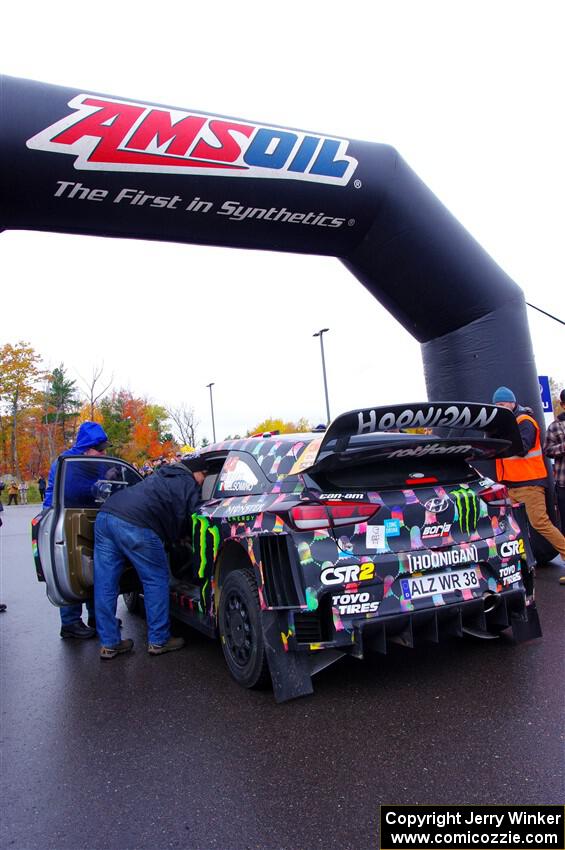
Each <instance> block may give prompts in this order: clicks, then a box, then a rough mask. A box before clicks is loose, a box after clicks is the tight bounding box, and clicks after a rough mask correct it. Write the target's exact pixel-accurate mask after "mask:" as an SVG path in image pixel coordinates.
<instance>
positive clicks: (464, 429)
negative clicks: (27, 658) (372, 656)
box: [33, 402, 541, 701]
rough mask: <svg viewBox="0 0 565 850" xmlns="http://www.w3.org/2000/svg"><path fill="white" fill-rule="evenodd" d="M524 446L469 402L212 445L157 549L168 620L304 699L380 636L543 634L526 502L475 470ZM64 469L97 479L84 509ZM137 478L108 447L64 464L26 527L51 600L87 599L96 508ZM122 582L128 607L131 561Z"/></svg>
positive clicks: (500, 417)
mask: <svg viewBox="0 0 565 850" xmlns="http://www.w3.org/2000/svg"><path fill="white" fill-rule="evenodd" d="M406 429H409V431H410V432H409V433H407V432H406ZM521 451H522V444H521V440H520V436H519V432H518V429H517V426H516V422H515V419H514V417H513V416H512V414H511V413H510V412H509V411H507V410H504V409H501V408H496V407H492V406H491V405H478V404H470V403H469V404H467V403H463V402H437V403H429V402H426V403H423V404H410V405H397V406H391V407H380V408H371V409H363V410H357V411H351V412H349V413H346V414H343V415H342V416H339V417H338V418H337V419H335V420H334V421H333V422H332V423H331V425H330V426H329V427H328V429H327V431H326V432H325V433H323V434H320V433H309V434H292V435H287V434H283V435H275V436H270V435H267V436H265V437H253V438H249V439H242V440H230V441H227V442H223V443H216V444H214V445H211V446H207V447H206V449H203V450H202V451H201V452H200V454H201V455H202V456H203V457H205V458H206V460H207V463H208V468H209V475H208V477H207V479H206V481H205V483H204V487H203V492H202V498H203V500H202V504H201V507H200V510H199V512H198V513H197V514H194V515H193V517H192V535H191V537H190V539H188V540H185V541H180V542H179V544H178V545H176V546H174V547H172V548H171V549H170V551H169V559H170V569H171V580H170V586H171V615H172V616H173V617H175V618H178V619H179V620H182V621H184V622H185V623H188V624H190V625H192V626H194V627H196V628H198V629H200V630H201V631H203V632H205V633H206V634H208V635H210V636H211V637H215V636H219V638H220V640H221V645H222V649H223V653H224V656H225V660H226V662H227V665H228V668H229V670H230V673H231V674H232V676H233V677H234V679H235V680H236V681H237V682H238V683H239V684H241V685H243V686H244V687H248V688H250V687H256V686H260V685H263V684H264V683H266V682H271V683H272V686H273V689H274V693H275V697H276V699H277V700H278V701H282V700H286V699H291V698H293V697H296V696H301V695H304V694H308V693H311V692H312V679H311V677H312V675H313V673H315V672H316V671H318V670H320V669H322V668H323V667H325V666H327V665H328V664H330V663H333V662H334V661H336V660H338V659H339V658H341V657H343V656H345V655H352V656H354V657H355V658H359V659H362V658H364V657H365V656H366V655H367V654H368V653H371V652H386V651H387V645H388V643H389V642H390V641H394V642H396V643H401V644H404V645H405V646H409V647H411V646H413V645H414V644H415V643H416V642H418V641H420V640H425V641H432V642H434V641H439V640H440V639H441V638H442V636H445V635H462V634H463V633H470V634H473V635H475V636H480V637H487V638H490V637H493V636H497V635H498V634H499V633H500V632H501V631H503V630H504V629H506V628H511V629H512V632H513V635H514V637H515V639H516V640H525V639H530V638H532V637H538V636H540V634H541V630H540V626H539V620H538V617H537V613H536V608H535V600H534V573H533V566H532V556H531V551H530V546H529V540H528V532H527V523H526V519H525V513H524V510H523V507H522V506H520V505H517V504H515V503H512V501H511V500H510V499H509V498H508V494H507V491H506V488H505V487H504V486H502V485H500V484H496V483H494V482H493V481H492V480H491V479H490V478H489V477H488V476H486V475H484V474H483V473H481V472H479V471H478V470H477V468H476V467H477V465H483V464H484V463H485V462H489V461H492V459H493V458H495V457H499V456H500V457H502V456H509V455H513V454H517V453H520V452H521ZM73 464H81V467H82V468H83V469H86V471H87V472H88V474H90V477H91V479H92V486H91V487H90V491H91V493H92V496H91V497H90V501H89V500H88V499H85V500H84V504H80V505H77V504H76V499H75V500H74V501H73V502H72V503H71V504H67V503H66V501H65V481H66V480H67V479H68V478H69V476H70V474H71V469H72V465H73ZM85 465H86V466H85ZM110 468H111V469H112V474H111V475H110V474H108V470H109V469H110ZM156 474H158V473H156ZM116 479H118V480H116ZM138 479H139V476H138V473H137V472H136V471H135V470H134V469H133V468H132V467H130V466H129V465H128V464H126V463H124V462H123V461H120V460H118V459H115V458H105V459H103V460H102V461H101V460H100V458H84V457H68V458H65V459H64V460H63V462H62V463H61V464H60V468H59V471H58V475H57V481H56V485H55V499H54V507H53V508H52V509H51V510H49V511H47V512H46V513H44V514H43V515H41V516H40V517H37V518H36V519H35V520H34V528H33V540H34V547H35V554H36V567H37V572H38V577H39V578H40V579H42V580H45V581H46V582H47V593H48V596H49V598H50V599H51V601H52V602H53V603H54V604H56V605H62V604H66V603H69V602H75V601H79V600H84V599H85V598H87V597H88V596H89V595H90V594H91V593H92V584H93V570H92V563H93V523H94V520H95V517H96V512H97V510H98V508H99V506H100V504H101V503H102V501H103V499H104V498H105V497H106V495H107V494H108V493H110V492H112V491H113V490H114V489H115V488H116V487H123V486H130V485H132V484H135V483H136V481H137V480H138ZM122 581H123V583H122V590H123V592H124V596H125V599H126V604H127V605H128V607H129V608H130V610H133V609H134V608H135V607H136V606H137V605H138V604H139V601H140V599H139V597H140V589H141V587H140V585H139V583H138V581H137V576H136V574H135V572H134V571H133V570H132V569H127V570H125V572H124V574H123V577H122Z"/></svg>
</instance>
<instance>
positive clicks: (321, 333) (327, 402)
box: [312, 328, 331, 425]
mask: <svg viewBox="0 0 565 850" xmlns="http://www.w3.org/2000/svg"><path fill="white" fill-rule="evenodd" d="M327 331H329V328H322V329H321V330H319V331H318V332H317V333H315V334H312V336H319V337H320V351H321V352H322V374H323V376H324V392H325V394H326V413H327V415H328V421H327V423H326V424H327V425H329V424H330V419H331V417H330V402H329V399H328V382H327V379H326V358H325V357H324V334H325V333H326V332H327Z"/></svg>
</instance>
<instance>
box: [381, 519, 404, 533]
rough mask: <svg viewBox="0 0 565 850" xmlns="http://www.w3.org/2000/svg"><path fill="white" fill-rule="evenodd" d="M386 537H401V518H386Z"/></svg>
mask: <svg viewBox="0 0 565 850" xmlns="http://www.w3.org/2000/svg"><path fill="white" fill-rule="evenodd" d="M384 525H385V537H399V536H400V520H399V519H385V523H384Z"/></svg>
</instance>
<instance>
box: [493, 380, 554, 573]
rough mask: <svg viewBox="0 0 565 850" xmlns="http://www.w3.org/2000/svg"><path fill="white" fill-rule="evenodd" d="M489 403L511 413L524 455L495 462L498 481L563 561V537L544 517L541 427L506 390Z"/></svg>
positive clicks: (545, 509) (527, 409) (500, 388)
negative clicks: (517, 428)
mask: <svg viewBox="0 0 565 850" xmlns="http://www.w3.org/2000/svg"><path fill="white" fill-rule="evenodd" d="M492 402H493V404H496V405H498V407H506V408H507V409H508V410H511V411H512V412H513V413H514V416H515V417H516V421H517V423H518V427H519V429H520V436H521V437H522V443H523V445H524V456H522V457H520V456H518V455H515V456H514V457H509V458H499V459H498V460H497V461H496V475H497V478H498V480H499V481H501V482H502V483H503V484H506V485H507V486H508V493H509V495H510V497H511V498H512V499H514V500H515V501H516V502H523V503H524V505H525V507H526V514H527V516H528V522H529V523H530V525H531V526H532V528H535V530H536V531H537V532H538V534H541V536H542V537H545V539H546V540H547V541H548V543H550V544H551V546H553V548H554V549H557V551H558V552H559V554H560V555H561V557H562V558H563V559H565V537H564V536H563V534H561V532H560V531H559V529H558V528H556V527H555V526H554V525H553V523H552V522H551V520H550V518H549V517H548V515H547V507H546V503H545V488H547V486H548V478H547V470H546V468H545V463H544V460H543V454H542V449H541V430H540V427H539V425H538V423H537V422H536V420H535V419H534V417H533V415H532V410H531V409H530V408H529V407H521V406H520V405H519V404H518V402H517V401H516V396H515V395H514V393H513V392H512V390H510V389H508V387H499V388H498V389H497V390H496V392H495V393H494V395H493V397H492Z"/></svg>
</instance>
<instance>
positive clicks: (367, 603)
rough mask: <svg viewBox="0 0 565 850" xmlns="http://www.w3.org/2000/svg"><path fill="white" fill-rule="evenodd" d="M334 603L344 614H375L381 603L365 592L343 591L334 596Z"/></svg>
mask: <svg viewBox="0 0 565 850" xmlns="http://www.w3.org/2000/svg"><path fill="white" fill-rule="evenodd" d="M332 605H333V607H334V608H337V610H338V611H339V613H340V614H341V615H342V616H343V615H344V614H374V613H375V612H376V611H377V610H378V607H379V603H378V602H376V601H374V600H372V599H371V594H370V593H367V592H363V593H341V594H337V595H336V596H332Z"/></svg>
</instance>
